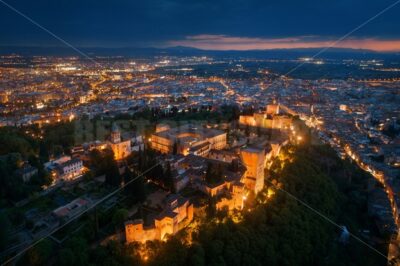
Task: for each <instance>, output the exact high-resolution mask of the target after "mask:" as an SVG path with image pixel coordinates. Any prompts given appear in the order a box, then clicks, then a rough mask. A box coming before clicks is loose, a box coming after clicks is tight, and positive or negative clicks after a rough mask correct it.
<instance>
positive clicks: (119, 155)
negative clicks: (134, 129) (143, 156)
mask: <svg viewBox="0 0 400 266" xmlns="http://www.w3.org/2000/svg"><path fill="white" fill-rule="evenodd" d="M108 146H109V147H110V148H111V149H112V151H113V152H114V158H115V160H122V159H125V158H126V157H128V156H129V155H130V154H131V141H130V140H125V141H122V140H121V132H120V130H119V128H118V126H117V125H116V124H113V126H112V130H111V137H110V141H109V142H108Z"/></svg>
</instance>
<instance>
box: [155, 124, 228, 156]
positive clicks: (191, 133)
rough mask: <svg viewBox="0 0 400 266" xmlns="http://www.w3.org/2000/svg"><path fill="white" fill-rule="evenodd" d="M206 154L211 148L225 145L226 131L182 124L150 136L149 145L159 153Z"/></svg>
mask: <svg viewBox="0 0 400 266" xmlns="http://www.w3.org/2000/svg"><path fill="white" fill-rule="evenodd" d="M174 146H175V147H176V151H177V153H180V154H183V155H187V154H194V155H198V156H206V155H207V154H208V153H209V152H210V150H211V149H216V150H220V149H224V148H225V147H226V133H225V132H224V131H221V130H216V129H207V128H195V127H192V126H183V127H178V128H173V129H166V130H163V131H159V132H156V133H154V134H153V135H152V136H151V147H152V148H153V149H154V150H157V151H159V152H161V153H172V152H173V151H174Z"/></svg>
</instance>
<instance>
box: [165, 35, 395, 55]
mask: <svg viewBox="0 0 400 266" xmlns="http://www.w3.org/2000/svg"><path fill="white" fill-rule="evenodd" d="M335 41H336V40H335V39H332V40H312V39H311V37H289V38H271V39H267V38H250V37H231V36H226V35H195V36H188V37H186V38H185V39H183V40H175V41H169V42H167V43H166V46H188V47H193V48H198V49H204V50H239V51H245V50H268V49H293V48H323V47H331V46H332V47H334V48H351V49H366V50H373V51H378V52H389V51H400V39H392V40H384V39H377V38H364V39H361V38H360V39H354V38H352V39H346V40H343V41H341V42H338V43H336V44H335Z"/></svg>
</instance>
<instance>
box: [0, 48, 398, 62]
mask: <svg viewBox="0 0 400 266" xmlns="http://www.w3.org/2000/svg"><path fill="white" fill-rule="evenodd" d="M321 49H322V48H302V49H272V50H247V51H236V50H232V51H215V50H201V49H196V48H192V47H185V46H176V47H169V48H152V47H150V48H132V47H123V48H102V47H82V48H79V50H81V51H82V52H84V53H85V54H87V55H89V56H126V57H147V56H156V55H171V56H216V57H219V56H220V57H235V58H237V57H250V58H279V59H290V58H298V57H307V56H308V57H311V56H313V55H315V54H316V53H317V52H319V51H320V50H321ZM0 54H1V55H8V54H19V55H23V56H34V55H47V56H74V55H78V56H79V54H77V52H76V51H74V50H73V49H71V48H69V47H22V46H0ZM318 57H319V58H354V59H359V58H364V59H368V58H382V59H386V58H400V53H398V52H397V53H387V52H385V53H382V52H376V51H371V50H359V49H346V48H329V49H328V50H327V51H325V52H324V53H322V54H321V55H320V56H318Z"/></svg>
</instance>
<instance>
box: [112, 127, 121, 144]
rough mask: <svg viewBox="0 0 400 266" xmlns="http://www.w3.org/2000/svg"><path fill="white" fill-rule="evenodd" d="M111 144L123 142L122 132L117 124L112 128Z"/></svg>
mask: <svg viewBox="0 0 400 266" xmlns="http://www.w3.org/2000/svg"><path fill="white" fill-rule="evenodd" d="M111 142H112V143H120V142H121V132H120V130H119V128H118V126H117V124H116V123H113V124H112V128H111Z"/></svg>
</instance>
